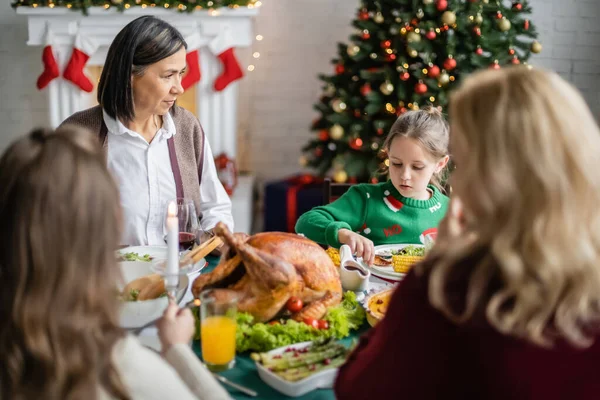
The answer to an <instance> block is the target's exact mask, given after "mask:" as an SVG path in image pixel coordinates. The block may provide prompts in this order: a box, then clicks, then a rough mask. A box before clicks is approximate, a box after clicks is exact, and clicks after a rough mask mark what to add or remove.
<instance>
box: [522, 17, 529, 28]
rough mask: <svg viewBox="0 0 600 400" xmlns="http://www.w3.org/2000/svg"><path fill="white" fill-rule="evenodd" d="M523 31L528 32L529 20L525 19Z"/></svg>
mask: <svg viewBox="0 0 600 400" xmlns="http://www.w3.org/2000/svg"><path fill="white" fill-rule="evenodd" d="M523 29H525V30H526V31H528V30H529V20H528V19H526V20H525V22H523Z"/></svg>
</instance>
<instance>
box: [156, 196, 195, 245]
mask: <svg viewBox="0 0 600 400" xmlns="http://www.w3.org/2000/svg"><path fill="white" fill-rule="evenodd" d="M174 202H175V204H176V206H177V219H178V220H179V254H180V255H181V253H183V252H185V251H187V250H190V249H191V248H192V247H194V243H196V235H197V233H198V214H196V206H195V205H194V201H193V200H191V199H186V198H181V197H179V198H177V199H175V200H174ZM165 209H166V207H165ZM165 221H166V213H165ZM163 229H164V234H165V242H166V241H167V236H166V235H167V226H166V222H165V225H164V228H163Z"/></svg>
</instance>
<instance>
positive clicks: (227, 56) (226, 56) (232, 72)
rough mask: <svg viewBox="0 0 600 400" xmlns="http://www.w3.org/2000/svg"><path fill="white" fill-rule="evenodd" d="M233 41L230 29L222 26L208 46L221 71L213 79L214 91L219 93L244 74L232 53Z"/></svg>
mask: <svg viewBox="0 0 600 400" xmlns="http://www.w3.org/2000/svg"><path fill="white" fill-rule="evenodd" d="M234 43H235V42H234V39H233V34H232V32H231V28H230V27H228V26H226V25H225V26H223V27H222V28H221V29H220V31H219V34H218V35H217V36H216V37H215V38H214V39H213V40H212V41H211V42H210V43H209V44H208V47H209V48H210V51H211V52H212V53H213V54H214V55H216V56H217V58H218V59H219V60H220V61H221V65H222V67H223V70H222V71H221V75H219V76H218V77H217V79H215V83H214V85H213V87H214V89H215V91H217V92H220V91H222V90H223V89H225V88H226V87H227V86H229V84H231V83H232V82H234V81H236V80H238V79H241V78H242V77H243V76H244V72H243V71H242V69H241V68H240V63H239V62H238V60H237V57H236V56H235V52H234Z"/></svg>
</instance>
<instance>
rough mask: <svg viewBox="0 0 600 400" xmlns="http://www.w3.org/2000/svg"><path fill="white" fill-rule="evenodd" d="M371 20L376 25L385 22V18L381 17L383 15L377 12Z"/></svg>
mask: <svg viewBox="0 0 600 400" xmlns="http://www.w3.org/2000/svg"><path fill="white" fill-rule="evenodd" d="M373 20H374V21H375V22H377V23H378V24H382V23H383V22H384V21H385V18H384V17H383V14H382V13H381V12H379V11H378V12H377V13H376V14H375V17H374V18H373Z"/></svg>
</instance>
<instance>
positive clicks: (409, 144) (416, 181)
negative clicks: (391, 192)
mask: <svg viewBox="0 0 600 400" xmlns="http://www.w3.org/2000/svg"><path fill="white" fill-rule="evenodd" d="M388 157H389V160H390V179H391V181H392V184H393V185H394V187H395V188H396V189H398V191H399V192H400V194H401V195H402V196H404V197H409V198H412V199H416V200H427V199H429V197H430V194H429V192H428V191H427V185H428V184H429V181H430V180H431V176H432V175H433V174H434V173H435V172H440V171H441V170H442V168H444V166H446V163H447V162H448V156H446V157H443V158H442V159H440V160H435V159H433V157H432V155H431V154H429V153H428V152H426V151H425V150H424V149H423V147H422V146H421V144H420V143H419V142H418V141H417V140H415V139H411V138H406V137H399V138H396V139H394V140H392V143H391V144H390V149H389V151H388Z"/></svg>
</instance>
